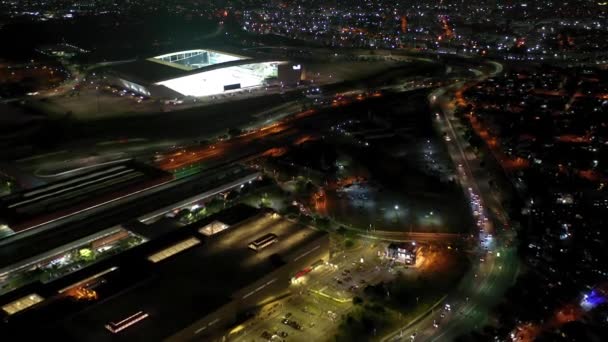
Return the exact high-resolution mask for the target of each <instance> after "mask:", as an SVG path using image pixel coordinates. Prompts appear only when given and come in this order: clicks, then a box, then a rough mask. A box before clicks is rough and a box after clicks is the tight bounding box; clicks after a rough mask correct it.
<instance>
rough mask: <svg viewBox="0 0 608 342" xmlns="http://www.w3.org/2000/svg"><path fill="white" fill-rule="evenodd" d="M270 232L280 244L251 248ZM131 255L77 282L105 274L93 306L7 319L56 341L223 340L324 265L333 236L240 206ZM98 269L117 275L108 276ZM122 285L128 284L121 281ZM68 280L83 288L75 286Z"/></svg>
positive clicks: (42, 290) (48, 289) (49, 308)
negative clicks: (242, 320) (305, 274)
mask: <svg viewBox="0 0 608 342" xmlns="http://www.w3.org/2000/svg"><path fill="white" fill-rule="evenodd" d="M159 224H162V222H158V223H156V224H154V225H159ZM154 225H151V226H147V227H148V228H149V229H154ZM215 228H217V229H215ZM269 234H272V235H273V236H274V237H275V238H276V240H275V241H273V243H271V244H268V245H267V246H264V248H260V249H259V250H257V251H254V250H252V249H251V248H250V247H249V245H250V244H251V243H252V242H254V241H256V240H259V239H260V238H261V237H264V236H267V235H269ZM128 253H129V255H128V256H121V255H117V256H114V257H112V258H110V259H109V260H106V261H105V262H104V263H103V265H99V267H98V269H94V270H93V269H92V270H90V271H89V272H88V273H86V274H85V273H83V274H82V275H80V277H81V278H82V279H85V280H86V282H84V283H86V284H88V283H91V279H92V277H91V274H93V273H95V272H97V273H95V274H104V275H103V276H101V279H98V278H99V277H95V278H96V279H95V283H96V284H102V285H99V286H100V287H98V288H95V290H96V291H97V292H98V293H99V296H100V298H99V300H93V301H92V302H91V303H90V304H88V305H85V306H84V307H81V309H79V311H77V312H73V313H72V314H70V315H65V316H64V317H55V320H54V321H53V320H50V319H49V316H48V315H49V312H54V310H55V309H53V305H59V306H60V305H61V300H57V298H55V299H54V300H47V301H45V302H42V303H46V305H42V306H41V305H40V304H42V303H40V304H38V305H36V304H37V303H34V304H32V305H33V306H32V307H30V308H28V309H27V310H23V312H20V315H15V316H14V317H13V316H11V320H9V322H13V323H15V324H17V325H15V326H14V327H16V328H17V329H22V328H21V326H20V325H19V324H20V323H19V322H22V324H24V325H30V324H32V322H36V320H35V319H32V317H38V321H40V322H44V324H41V325H40V327H39V329H38V330H37V331H35V332H33V333H34V334H42V335H44V336H47V337H52V338H55V337H56V338H57V339H61V340H64V339H67V340H95V341H122V340H124V341H133V340H168V341H188V340H214V339H222V338H223V337H224V336H223V335H224V334H227V332H228V331H229V330H230V328H231V327H233V326H234V325H235V324H236V323H237V322H238V321H239V317H242V316H241V315H243V314H246V313H247V312H250V311H251V310H252V309H254V308H256V307H257V306H258V305H260V304H262V303H264V302H266V301H268V300H271V299H272V298H273V297H274V296H278V295H281V294H283V293H285V292H286V291H288V289H289V286H290V284H291V280H292V278H294V277H295V276H296V275H297V274H298V272H300V271H301V270H303V269H306V268H308V267H309V266H311V265H315V264H319V261H320V260H327V258H328V257H329V237H328V235H327V233H325V232H321V231H317V230H314V229H311V228H309V227H306V226H302V225H300V224H298V223H295V222H292V221H290V220H287V219H285V218H283V217H281V216H279V215H278V214H276V213H274V212H272V211H268V210H257V209H254V208H251V207H247V206H243V205H239V206H236V207H232V208H229V209H226V210H224V211H222V212H220V213H218V214H215V215H212V216H210V217H208V218H206V219H203V220H202V221H200V222H195V223H193V224H191V225H188V226H185V227H181V228H179V229H178V230H175V229H174V230H173V231H168V232H167V233H166V234H165V235H164V236H162V237H157V238H156V239H154V240H152V241H148V242H147V243H145V244H142V245H140V246H137V247H135V248H133V249H132V250H130V251H129V252H128ZM104 269H112V270H114V271H112V272H110V273H109V274H106V273H104V271H103V270H104ZM89 273H91V274H89ZM105 277H108V278H107V279H105ZM122 278H129V279H131V280H130V281H131V283H128V284H122V283H120V281H121V280H120V279H122ZM67 281H68V280H63V279H62V280H60V281H58V282H57V283H55V284H47V285H45V286H43V287H38V288H36V287H32V288H28V289H27V291H26V290H24V293H23V294H19V295H14V296H12V297H10V298H8V297H7V299H6V302H1V303H0V305H9V306H8V308H9V309H10V310H13V307H14V304H13V302H14V301H19V300H21V299H22V298H23V297H24V296H26V295H29V294H31V293H35V294H42V296H43V297H45V298H47V299H52V298H49V297H51V296H50V294H51V293H52V292H53V291H55V293H57V292H58V291H57V290H52V289H60V291H63V292H62V294H65V293H66V292H69V290H68V291H66V288H67V289H69V288H70V285H69V284H65V282H67ZM69 281H70V282H71V283H75V284H83V281H81V279H76V280H74V279H73V278H71V279H70V280H69ZM108 288H110V289H111V290H107V289H108ZM104 291H110V292H104ZM81 292H84V293H86V290H84V291H81ZM96 296H97V294H95V296H94V297H95V298H97V297H96ZM0 298H1V297H0ZM60 298H61V297H60ZM11 305H12V306H11ZM37 310H38V312H37ZM45 310H46V311H45Z"/></svg>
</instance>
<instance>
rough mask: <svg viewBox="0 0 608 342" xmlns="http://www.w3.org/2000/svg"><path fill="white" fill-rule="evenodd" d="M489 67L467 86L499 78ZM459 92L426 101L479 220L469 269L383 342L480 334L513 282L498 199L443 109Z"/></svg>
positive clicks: (513, 260) (508, 237) (511, 250)
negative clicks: (417, 317)
mask: <svg viewBox="0 0 608 342" xmlns="http://www.w3.org/2000/svg"><path fill="white" fill-rule="evenodd" d="M491 63H492V66H493V68H494V70H493V71H492V72H487V73H485V74H483V75H481V76H479V77H477V78H476V79H473V80H472V83H476V82H481V81H483V80H485V79H486V78H488V77H493V76H495V75H498V74H500V73H501V72H502V66H501V65H500V64H498V63H494V62H491ZM464 86H465V82H458V83H456V84H454V85H451V86H447V87H443V88H439V89H437V90H436V91H434V92H432V93H431V94H430V95H429V101H430V103H431V106H432V108H434V109H436V110H437V111H438V115H437V122H436V124H437V128H438V129H439V131H440V132H442V133H447V136H449V137H450V139H449V141H446V143H447V145H448V151H449V154H450V157H451V158H452V160H453V162H454V164H455V165H459V167H458V169H459V174H458V176H459V180H460V182H461V184H462V186H463V188H464V189H465V191H466V192H468V198H469V199H470V200H471V204H472V206H471V207H472V209H473V210H474V211H476V212H477V215H476V216H477V218H478V219H479V220H480V222H479V228H480V229H479V238H478V240H479V245H478V246H477V247H476V248H475V251H474V255H475V262H474V266H473V267H472V269H471V270H470V272H468V273H467V274H466V275H465V276H464V278H463V279H462V281H461V283H460V284H459V285H458V286H457V287H456V288H455V290H454V291H453V292H452V293H449V294H447V297H446V299H445V301H444V303H442V305H440V306H438V308H437V309H435V310H433V311H432V312H430V313H429V314H428V315H427V316H426V317H422V318H421V319H420V320H418V321H417V322H414V323H413V324H410V325H408V326H405V327H402V328H400V329H397V330H396V331H394V332H393V333H391V334H389V335H387V336H386V337H385V338H383V341H412V340H415V341H451V340H454V339H455V338H456V337H458V336H459V335H462V334H465V333H468V332H470V331H472V330H476V329H480V328H481V327H483V325H484V324H485V323H486V322H487V319H488V317H489V314H490V312H491V309H492V308H493V307H494V306H495V305H496V304H497V303H498V302H499V301H500V300H501V299H502V295H503V294H504V292H505V291H506V290H507V288H508V287H509V286H511V285H512V284H513V282H514V281H515V279H516V277H517V273H518V270H519V261H518V258H517V253H516V250H515V247H513V246H514V245H515V244H514V243H513V241H514V239H515V232H514V231H513V230H512V228H508V227H509V225H508V222H507V215H506V212H505V210H504V208H503V207H502V205H501V203H500V200H499V198H498V194H496V193H494V192H493V190H492V189H491V188H490V186H489V184H488V180H489V179H490V178H489V176H488V174H487V173H486V172H485V171H484V170H483V169H481V168H480V166H479V161H478V160H477V159H476V156H475V155H474V154H473V153H468V147H469V146H468V142H467V141H465V140H464V138H463V137H462V135H461V134H460V133H459V131H458V126H457V121H458V119H456V118H455V117H454V112H453V110H452V108H453V106H449V105H446V104H450V102H451V100H452V96H453V95H452V94H453V93H454V92H455V91H457V90H458V89H460V88H462V87H464ZM446 305H449V309H448V307H447V306H446Z"/></svg>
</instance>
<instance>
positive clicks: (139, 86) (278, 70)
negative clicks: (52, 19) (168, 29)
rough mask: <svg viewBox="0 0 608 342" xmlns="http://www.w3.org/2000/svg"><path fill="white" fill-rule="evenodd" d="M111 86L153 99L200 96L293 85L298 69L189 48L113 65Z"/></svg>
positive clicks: (292, 65) (299, 75) (282, 63)
mask: <svg viewBox="0 0 608 342" xmlns="http://www.w3.org/2000/svg"><path fill="white" fill-rule="evenodd" d="M106 71H107V73H106V75H107V76H106V79H107V80H108V82H109V83H110V84H112V85H115V86H119V87H121V88H124V89H128V90H130V91H133V92H135V93H138V94H141V95H145V96H150V97H156V98H177V97H185V96H192V97H201V96H209V95H215V94H220V93H223V92H227V91H235V90H238V89H248V88H254V87H260V86H268V85H275V84H280V85H286V86H289V85H295V84H298V82H299V81H300V79H301V78H302V67H301V65H299V64H296V63H291V62H288V61H276V60H261V59H254V58H250V57H246V56H242V55H237V54H233V53H228V52H221V51H216V50H209V49H205V50H203V49H193V50H187V51H179V52H173V53H167V54H163V55H160V56H156V57H151V58H147V59H139V60H135V61H131V62H126V63H121V64H117V65H113V66H111V67H109V68H107V70H106Z"/></svg>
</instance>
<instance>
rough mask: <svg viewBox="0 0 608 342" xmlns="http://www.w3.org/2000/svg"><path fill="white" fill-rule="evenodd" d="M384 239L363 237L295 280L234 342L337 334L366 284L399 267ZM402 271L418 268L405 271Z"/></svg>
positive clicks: (317, 338) (316, 338) (318, 338)
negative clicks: (388, 257)
mask: <svg viewBox="0 0 608 342" xmlns="http://www.w3.org/2000/svg"><path fill="white" fill-rule="evenodd" d="M385 248H386V244H384V243H374V242H371V241H360V242H359V244H358V245H357V246H356V247H354V248H352V249H349V250H338V251H337V252H336V253H334V255H333V256H332V258H331V259H330V260H329V262H328V263H326V264H323V265H321V266H319V267H317V268H315V269H314V270H312V271H310V272H309V273H307V274H306V275H303V276H301V277H299V278H298V279H296V280H294V281H293V283H292V286H291V287H290V290H289V293H288V294H286V295H285V296H284V297H283V298H282V299H279V300H276V301H274V302H272V303H270V304H267V305H266V306H264V307H263V308H262V309H261V310H260V312H259V313H258V314H257V315H256V316H255V317H254V318H252V319H250V320H249V321H248V322H246V323H245V324H243V325H242V326H241V328H239V329H235V330H238V332H237V333H235V334H233V335H232V337H231V339H230V340H231V341H249V342H251V341H303V342H304V341H306V342H310V341H322V340H327V339H328V338H330V337H331V336H333V335H334V334H335V333H336V331H337V328H338V326H339V324H340V322H341V321H342V318H343V316H344V315H345V314H347V313H348V312H349V311H350V310H351V309H352V308H353V302H352V299H353V298H354V297H355V296H358V295H362V293H363V290H364V288H365V286H366V285H367V284H376V283H379V282H381V281H388V280H390V279H392V278H393V277H394V276H395V274H396V272H397V270H396V269H397V268H396V267H395V265H393V263H392V262H391V261H390V260H386V259H384V258H383V256H382V253H384V250H385ZM397 267H398V268H399V270H400V271H401V272H415V269H414V268H412V269H404V268H403V267H400V266H397ZM313 328H314V329H313Z"/></svg>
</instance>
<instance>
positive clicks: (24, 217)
mask: <svg viewBox="0 0 608 342" xmlns="http://www.w3.org/2000/svg"><path fill="white" fill-rule="evenodd" d="M172 179H173V176H172V175H171V174H169V173H166V172H164V171H161V170H158V169H155V168H152V167H150V166H147V165H144V164H140V163H136V162H134V161H125V162H121V163H116V164H112V165H110V166H105V167H101V168H98V169H94V170H92V171H89V172H85V173H81V174H78V175H76V176H72V177H68V178H64V179H61V180H59V181H56V182H52V183H48V184H45V185H42V186H39V187H35V188H32V189H28V190H23V191H20V192H17V193H14V194H12V195H9V196H6V197H2V198H1V199H0V225H6V226H8V228H10V229H11V230H12V231H14V232H17V233H23V232H25V231H30V230H34V229H44V228H47V227H50V226H56V225H58V224H61V223H64V222H65V221H66V220H67V219H68V218H72V217H74V216H84V215H88V214H90V213H92V212H96V211H99V210H101V209H104V208H105V207H107V206H109V205H110V204H111V203H116V202H120V201H124V200H126V199H128V198H130V197H131V196H133V195H136V194H141V193H144V192H146V191H148V190H150V189H152V188H155V187H158V186H159V185H162V184H165V183H167V182H169V181H170V180H172Z"/></svg>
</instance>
